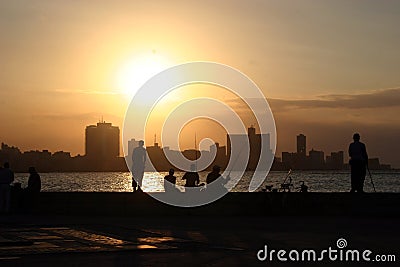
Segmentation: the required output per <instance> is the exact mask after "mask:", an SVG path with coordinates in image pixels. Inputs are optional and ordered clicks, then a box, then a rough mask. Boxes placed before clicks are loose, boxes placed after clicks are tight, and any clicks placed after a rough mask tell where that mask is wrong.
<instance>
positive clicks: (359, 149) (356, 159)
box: [349, 133, 368, 193]
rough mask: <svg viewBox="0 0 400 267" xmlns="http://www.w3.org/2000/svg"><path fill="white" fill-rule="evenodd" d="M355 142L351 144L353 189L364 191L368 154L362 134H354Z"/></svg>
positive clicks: (352, 190)
mask: <svg viewBox="0 0 400 267" xmlns="http://www.w3.org/2000/svg"><path fill="white" fill-rule="evenodd" d="M353 140H354V142H353V143H351V144H350V146H349V156H350V162H349V163H350V166H351V191H350V192H355V191H357V192H360V193H361V192H364V189H363V188H364V180H365V175H366V174H367V165H368V154H367V149H366V147H365V145H364V144H363V143H361V142H360V135H359V134H358V133H355V134H354V135H353Z"/></svg>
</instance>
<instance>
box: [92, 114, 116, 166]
mask: <svg viewBox="0 0 400 267" xmlns="http://www.w3.org/2000/svg"><path fill="white" fill-rule="evenodd" d="M85 138H86V142H85V154H86V157H87V158H90V159H99V160H104V159H107V160H108V159H115V158H117V157H119V128H118V127H117V126H112V124H111V123H106V122H104V121H103V122H99V123H97V125H89V126H87V127H86V134H85Z"/></svg>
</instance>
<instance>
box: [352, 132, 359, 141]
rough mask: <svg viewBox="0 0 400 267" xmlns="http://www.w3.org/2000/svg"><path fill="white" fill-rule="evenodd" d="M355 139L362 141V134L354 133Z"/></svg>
mask: <svg viewBox="0 0 400 267" xmlns="http://www.w3.org/2000/svg"><path fill="white" fill-rule="evenodd" d="M353 140H354V141H360V134H358V133H355V134H353Z"/></svg>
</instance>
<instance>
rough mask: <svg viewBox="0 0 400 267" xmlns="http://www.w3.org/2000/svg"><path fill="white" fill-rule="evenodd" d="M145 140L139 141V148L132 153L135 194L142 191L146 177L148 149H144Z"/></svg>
mask: <svg viewBox="0 0 400 267" xmlns="http://www.w3.org/2000/svg"><path fill="white" fill-rule="evenodd" d="M143 146H144V142H143V140H140V141H139V146H138V147H136V148H135V149H134V150H133V153H132V162H133V164H132V189H133V192H136V191H142V189H141V187H142V180H143V175H144V166H145V163H146V149H145V148H144V147H143Z"/></svg>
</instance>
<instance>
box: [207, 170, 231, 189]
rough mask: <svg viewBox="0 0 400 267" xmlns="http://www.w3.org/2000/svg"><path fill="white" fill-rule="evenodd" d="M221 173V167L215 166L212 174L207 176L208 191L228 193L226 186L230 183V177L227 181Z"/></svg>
mask: <svg viewBox="0 0 400 267" xmlns="http://www.w3.org/2000/svg"><path fill="white" fill-rule="evenodd" d="M220 171H221V167H220V166H218V165H215V166H213V170H212V172H210V173H209V174H208V175H207V179H206V182H207V190H217V191H219V192H220V193H226V191H228V190H227V189H226V188H225V186H224V185H225V184H226V183H227V182H228V181H229V179H230V178H229V176H228V177H227V179H225V178H224V177H222V175H221V174H220Z"/></svg>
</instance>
